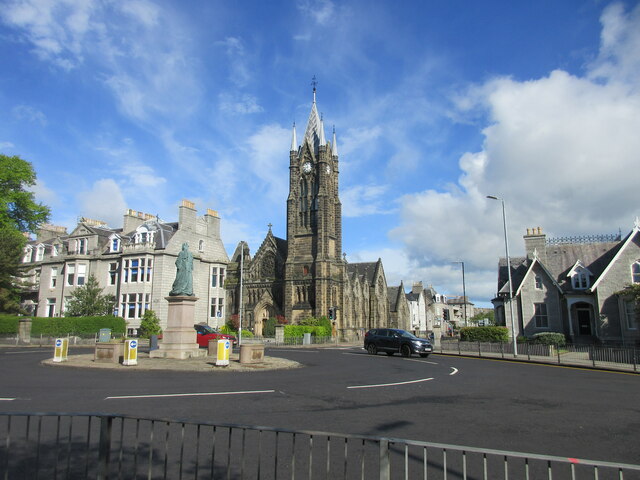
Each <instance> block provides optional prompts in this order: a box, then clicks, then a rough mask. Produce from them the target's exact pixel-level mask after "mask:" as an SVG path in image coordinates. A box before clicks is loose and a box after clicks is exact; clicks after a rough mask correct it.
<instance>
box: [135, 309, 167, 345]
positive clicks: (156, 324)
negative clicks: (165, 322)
mask: <svg viewBox="0 0 640 480" xmlns="http://www.w3.org/2000/svg"><path fill="white" fill-rule="evenodd" d="M161 333H162V328H161V327H160V319H158V316H157V315H156V312H154V311H153V310H147V311H146V312H144V315H143V316H142V320H141V321H140V333H139V335H138V336H139V337H141V338H150V337H151V335H160V334H161Z"/></svg>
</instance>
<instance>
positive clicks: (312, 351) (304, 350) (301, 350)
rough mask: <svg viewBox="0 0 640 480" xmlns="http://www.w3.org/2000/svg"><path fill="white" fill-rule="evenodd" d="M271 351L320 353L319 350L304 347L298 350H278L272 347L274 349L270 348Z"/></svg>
mask: <svg viewBox="0 0 640 480" xmlns="http://www.w3.org/2000/svg"><path fill="white" fill-rule="evenodd" d="M272 352H288V353H292V352H294V353H320V352H318V351H317V350H306V349H304V348H302V349H300V350H280V349H277V350H275V349H274V350H272Z"/></svg>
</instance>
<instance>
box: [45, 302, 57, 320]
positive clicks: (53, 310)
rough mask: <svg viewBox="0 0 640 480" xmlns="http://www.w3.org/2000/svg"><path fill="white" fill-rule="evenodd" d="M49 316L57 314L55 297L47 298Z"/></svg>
mask: <svg viewBox="0 0 640 480" xmlns="http://www.w3.org/2000/svg"><path fill="white" fill-rule="evenodd" d="M46 313H47V317H49V318H51V317H55V316H56V299H55V298H47V312H46Z"/></svg>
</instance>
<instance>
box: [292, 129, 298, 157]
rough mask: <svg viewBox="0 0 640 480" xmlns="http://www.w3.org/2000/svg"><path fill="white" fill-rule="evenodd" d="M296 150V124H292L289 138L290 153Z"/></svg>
mask: <svg viewBox="0 0 640 480" xmlns="http://www.w3.org/2000/svg"><path fill="white" fill-rule="evenodd" d="M297 150H298V140H297V139H296V122H293V135H292V137H291V151H292V152H295V151H297Z"/></svg>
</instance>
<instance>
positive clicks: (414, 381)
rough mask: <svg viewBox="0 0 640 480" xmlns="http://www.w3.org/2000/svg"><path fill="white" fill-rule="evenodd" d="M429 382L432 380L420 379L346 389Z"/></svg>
mask: <svg viewBox="0 0 640 480" xmlns="http://www.w3.org/2000/svg"><path fill="white" fill-rule="evenodd" d="M429 380H433V378H421V379H420V380H410V381H408V382H397V383H379V384H378V385H355V386H352V387H347V388H376V387H393V386H396V385H408V384H410V383H420V382H428V381H429Z"/></svg>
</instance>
